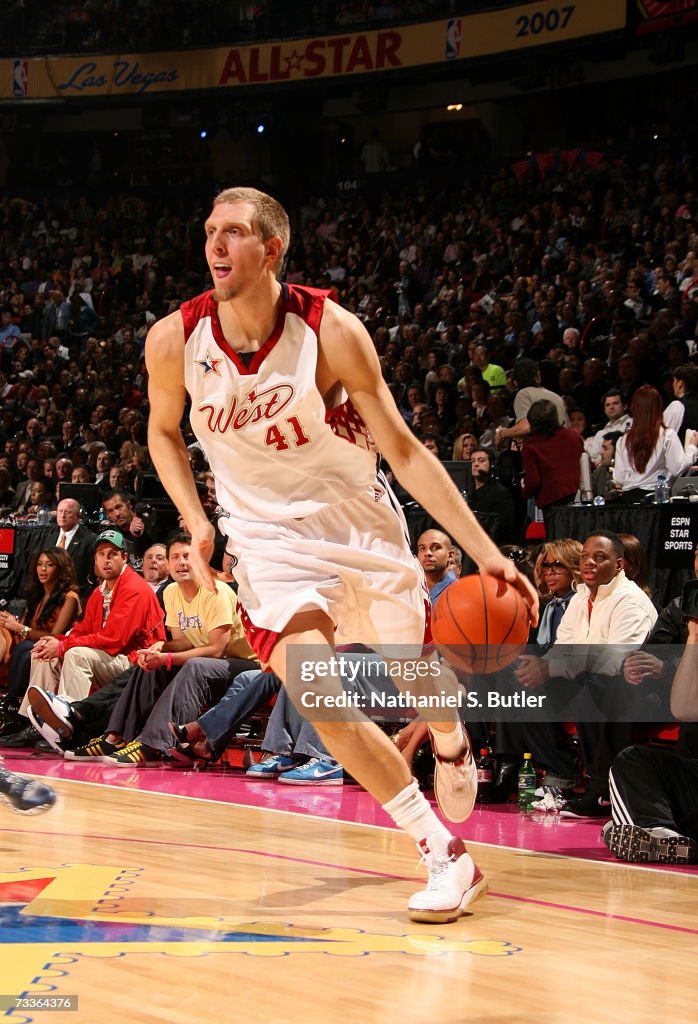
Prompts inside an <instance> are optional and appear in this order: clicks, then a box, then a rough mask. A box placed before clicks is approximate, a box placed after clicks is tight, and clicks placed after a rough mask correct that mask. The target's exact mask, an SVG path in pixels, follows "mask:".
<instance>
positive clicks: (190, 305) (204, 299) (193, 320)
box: [179, 291, 215, 345]
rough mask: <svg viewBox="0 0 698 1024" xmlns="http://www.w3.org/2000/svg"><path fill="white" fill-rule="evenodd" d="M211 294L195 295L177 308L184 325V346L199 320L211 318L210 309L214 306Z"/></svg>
mask: <svg viewBox="0 0 698 1024" xmlns="http://www.w3.org/2000/svg"><path fill="white" fill-rule="evenodd" d="M212 296H213V292H212V291H211V292H203V293H202V294H201V295H195V296H194V298H193V299H187V301H186V302H183V303H182V305H181V306H180V307H179V311H180V313H181V314H182V322H183V324H184V344H185V345H186V343H187V342H188V341H189V339H190V338H191V336H192V334H193V333H194V328H195V327H196V325H197V324H198V322H199V320H204V319H205V318H206V317H211V316H212V309H213V307H214V305H215V303H214V301H213V298H212Z"/></svg>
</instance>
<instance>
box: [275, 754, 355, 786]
mask: <svg viewBox="0 0 698 1024" xmlns="http://www.w3.org/2000/svg"><path fill="white" fill-rule="evenodd" d="M279 782H285V783H287V784H288V785H289V786H341V785H342V783H343V782H344V772H343V771H342V768H341V766H340V765H338V764H335V762H334V761H323V760H321V759H320V758H319V757H311V758H310V760H309V761H306V763H305V764H300V765H298V767H297V768H293V769H292V770H291V771H290V772H284V773H283V774H282V775H279Z"/></svg>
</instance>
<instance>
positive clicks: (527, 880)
mask: <svg viewBox="0 0 698 1024" xmlns="http://www.w3.org/2000/svg"><path fill="white" fill-rule="evenodd" d="M8 766H9V767H15V765H14V764H12V763H11V762H8ZM52 784H53V785H55V788H56V790H57V792H58V794H59V801H58V804H57V805H56V807H54V808H53V809H52V810H51V811H50V812H49V813H47V814H43V815H41V816H37V817H31V818H27V817H22V816H20V815H16V814H11V813H10V812H9V811H7V812H6V811H5V810H4V809H2V810H0V845H1V846H2V853H3V856H2V861H1V863H0V866H1V867H2V869H3V870H2V872H0V896H1V901H0V913H1V915H2V916H1V918H0V921H1V924H0V941H1V942H2V949H1V950H0V977H1V978H2V981H1V983H0V989H1V991H2V993H4V994H5V996H6V997H7V996H8V995H10V994H18V993H21V992H24V991H27V992H28V993H29V994H30V995H34V994H36V995H37V996H41V995H42V994H43V995H49V996H54V997H63V996H66V995H77V996H78V997H79V1009H78V1011H77V1012H72V1013H68V1014H67V1015H66V1016H59V1017H58V1018H56V1017H54V1016H51V1017H49V1015H48V1011H45V1010H41V1011H33V1010H30V1011H27V1012H17V1011H12V1012H10V1013H9V1015H7V1017H6V1019H8V1020H11V1021H16V1022H17V1021H21V1022H26V1021H30V1020H36V1021H46V1020H53V1021H55V1020H56V1019H57V1020H59V1021H65V1022H66V1024H83V1022H84V1024H101V1022H104V1024H111V1022H119V1024H121V1022H123V1021H129V1022H138V1024H150V1022H153V1024H154V1022H161V1021H168V1022H174V1024H199V1022H201V1024H203V1022H212V1024H217V1022H219V1021H221V1022H222V1021H235V1022H237V1021H241V1022H245V1024H262V1022H263V1024H276V1022H278V1024H281V1022H284V1024H344V1022H351V1024H353V1022H356V1024H372V1022H379V1021H380V1022H384V1021H391V1022H392V1021H397V1022H400V1024H421V1022H424V1024H427V1022H429V1024H431V1022H435V1024H457V1022H458V1024H460V1022H468V1024H471V1022H478V1021H483V1022H484V1021H487V1022H492V1024H503V1022H507V1024H510V1022H511V1024H527V1022H536V1024H548V1022H550V1024H553V1022H555V1024H562V1022H564V1024H567V1022H578V1021H585V1022H586V1021H590V1022H606V1021H608V1022H611V1021H613V1022H618V1021H632V1022H634V1024H637V1022H645V1021H647V1022H650V1021H652V1022H655V1021H656V1020H657V1019H659V1018H661V1017H664V1016H667V1017H668V1019H671V1021H672V1024H677V1022H681V1024H683V1022H685V1024H688V1022H689V1021H691V1022H693V1021H695V1019H696V1018H695V1013H696V1010H695V985H694V981H693V980H691V979H694V978H695V963H696V948H698V947H697V940H698V927H697V926H696V919H695V911H696V895H697V893H698V884H697V878H698V874H696V873H694V872H693V871H683V872H682V871H671V870H661V869H657V868H643V867H639V866H632V865H624V864H618V863H609V862H599V861H593V860H582V859H579V858H573V857H563V856H556V855H553V854H550V853H542V852H526V851H521V850H515V849H510V848H502V847H497V846H493V845H486V844H479V843H478V844H472V845H471V850H472V852H473V854H474V855H475V857H476V859H477V860H478V862H479V863H480V865H481V867H482V868H483V870H484V872H485V874H486V875H487V877H488V880H489V883H490V887H491V890H492V892H491V895H490V896H488V897H486V898H484V899H483V900H481V901H479V902H478V903H476V904H475V905H474V906H473V907H472V913H471V914H470V915H469V916H468V917H465V918H463V919H461V920H460V921H459V922H458V923H457V924H454V925H446V926H426V925H417V924H413V923H411V922H409V921H408V919H407V916H406V913H405V906H406V901H407V897H408V896H409V894H410V892H412V891H413V890H414V889H417V888H420V886H421V879H422V878H423V874H422V872H421V869H420V871H419V872H417V873H415V866H416V861H417V857H416V853H415V850H414V847H413V846H412V844H411V843H410V841H409V840H407V839H406V838H405V837H404V836H402V835H401V834H400V833H398V832H396V831H395V830H391V829H386V828H383V827H377V826H373V827H372V826H368V825H365V824H352V823H348V822H344V821H341V820H331V819H327V818H318V817H310V816H308V815H307V814H297V813H289V812H281V811H278V810H276V811H275V810H269V809H264V808H259V807H252V806H240V805H231V804H225V803H218V802H212V801H208V800H199V799H192V798H182V797H178V796H175V795H167V794H164V793H153V792H143V791H134V790H130V789H126V788H114V787H106V786H103V785H99V784H90V783H85V782H76V781H68V780H65V779H60V778H59V779H56V780H52ZM280 788H285V789H290V787H280ZM310 799H312V797H311V798H310ZM2 806H3V808H4V805H2ZM463 834H464V835H466V836H467V835H468V834H469V833H468V831H467V824H466V826H465V827H464V829H463ZM0 1019H5V1018H2V1011H0Z"/></svg>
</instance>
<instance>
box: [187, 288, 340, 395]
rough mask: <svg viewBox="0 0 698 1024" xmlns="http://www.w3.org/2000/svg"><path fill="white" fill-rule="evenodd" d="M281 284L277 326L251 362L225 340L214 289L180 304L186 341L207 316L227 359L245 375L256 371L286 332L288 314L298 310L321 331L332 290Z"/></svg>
mask: <svg viewBox="0 0 698 1024" xmlns="http://www.w3.org/2000/svg"><path fill="white" fill-rule="evenodd" d="M281 287H282V293H281V295H282V301H281V305H280V307H279V315H278V316H277V318H276V323H275V324H274V329H273V330H272V332H271V334H270V335H269V337H268V338H267V340H266V341H265V342H264V344H263V345H262V347H261V348H260V349H259V351H257V352H255V354H254V356H253V357H252V359H251V360H250V365H249V366H246V365H245V363H244V362H243V361H242V359H241V358H240V355H239V353H237V352H236V351H235V350H234V349H233V348H231V347H230V345H229V343H228V342H227V341H226V338H225V335H224V333H223V328H222V327H221V321H220V317H219V316H218V303H217V302H216V300H215V299H214V298H213V291H208V292H204V293H203V294H202V295H197V296H195V298H193V299H189V300H188V301H187V302H183V303H182V305H181V306H180V310H181V312H182V320H183V322H184V343H185V344H186V343H187V341H188V340H189V338H190V337H191V335H192V333H193V331H194V328H195V327H196V325H197V323H198V322H199V320H203V319H205V318H208V319H210V321H211V331H212V332H213V337H214V338H215V341H216V344H217V345H218V347H219V348H220V349H221V350H222V351H223V352H225V354H226V355H227V357H228V359H230V361H231V362H232V363H233V365H234V366H235V368H236V369H237V371H238V373H240V374H241V375H242V376H245V377H247V376H250V375H251V374H254V373H257V371H258V370H259V368H260V366H261V365H262V363H263V362H264V360H265V359H266V357H267V356H268V355H269V353H270V352H271V350H272V349H273V348H274V346H275V345H276V343H277V342H278V340H279V338H280V337H281V335H282V333H283V329H284V325H285V323H286V314H287V313H296V314H297V315H298V316H300V317H301V318H302V319H303V320H305V322H306V323H307V325H308V327H310V329H311V330H312V331H313V332H314V333H315V334H318V332H319V330H320V321H321V320H322V310H323V308H324V305H325V300H326V299H327V298H328V296H329V294H330V293H329V292H327V291H323V290H321V289H319V288H304V287H301V286H299V285H295V284H283V285H282V286H281Z"/></svg>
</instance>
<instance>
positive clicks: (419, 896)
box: [407, 836, 487, 924]
mask: <svg viewBox="0 0 698 1024" xmlns="http://www.w3.org/2000/svg"><path fill="white" fill-rule="evenodd" d="M439 840H441V837H440V836H439V837H436V839H435V841H434V843H433V844H432V845H433V846H434V847H436V848H437V849H438V848H439V846H443V840H441V842H439ZM429 841H430V840H429V838H427V839H424V840H422V842H421V843H418V844H417V849H418V850H419V852H420V853H421V855H422V859H423V860H424V863H425V864H426V866H427V870H428V871H429V881H428V882H427V887H426V889H423V890H422V891H421V892H416V893H414V894H413V895H412V896H410V901H409V903H408V905H407V916H408V917H409V919H410V921H422V922H424V923H425V924H449V923H450V922H451V921H457V920H458V918H459V917H460V916H461V915H462V914H463V912H464V910H465V908H466V907H467V906H469V905H470V904H471V903H474V902H475V900H477V899H479V898H480V896H484V895H485V893H486V892H487V883H486V882H485V879H484V876H483V874H482V872H481V871H480V869H479V867H478V866H477V864H476V863H475V861H474V860H473V859H472V857H471V856H470V854H469V853H468V852H467V850H466V849H465V843H464V842H463V840H462V839H460V838H459V837H458V836H456V837H454V838H452V839H451V840H450V842H449V843H448V846H446V848H445V849H443V850H442V851H441V852H439V853H438V854H437V853H433V852H432V851H431V850H430V848H429Z"/></svg>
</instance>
